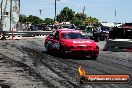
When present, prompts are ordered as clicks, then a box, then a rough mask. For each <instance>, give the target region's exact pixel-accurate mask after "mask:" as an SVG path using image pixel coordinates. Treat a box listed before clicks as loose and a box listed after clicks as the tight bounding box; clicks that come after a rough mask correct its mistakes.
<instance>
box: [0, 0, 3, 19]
mask: <svg viewBox="0 0 132 88" xmlns="http://www.w3.org/2000/svg"><path fill="white" fill-rule="evenodd" d="M0 5H1V6H0V7H1V21H2V19H3V16H2V15H3V14H2V10H3V7H2V5H3V0H1V4H0Z"/></svg>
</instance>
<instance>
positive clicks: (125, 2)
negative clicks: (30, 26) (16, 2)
mask: <svg viewBox="0 0 132 88" xmlns="http://www.w3.org/2000/svg"><path fill="white" fill-rule="evenodd" d="M66 6H68V7H69V8H71V9H72V10H73V11H75V12H76V13H78V12H82V9H83V7H84V6H85V14H87V16H92V17H95V18H97V19H99V21H107V22H122V23H124V22H132V10H131V9H132V0H60V1H57V14H58V13H59V12H60V11H61V10H62V9H63V8H64V7H66ZM39 10H42V14H41V15H40V14H39ZM115 10H116V12H117V13H116V18H115ZM21 14H24V15H35V16H39V17H40V18H42V19H44V18H53V17H54V0H21Z"/></svg>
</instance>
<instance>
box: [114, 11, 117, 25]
mask: <svg viewBox="0 0 132 88" xmlns="http://www.w3.org/2000/svg"><path fill="white" fill-rule="evenodd" d="M116 15H117V11H116V10H115V22H114V26H116Z"/></svg>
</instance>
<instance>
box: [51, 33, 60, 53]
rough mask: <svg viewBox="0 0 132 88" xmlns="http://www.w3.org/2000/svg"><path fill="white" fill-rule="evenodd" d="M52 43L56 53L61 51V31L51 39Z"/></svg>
mask: <svg viewBox="0 0 132 88" xmlns="http://www.w3.org/2000/svg"><path fill="white" fill-rule="evenodd" d="M51 42H52V45H51V46H52V49H53V50H54V51H55V52H56V51H58V50H59V49H60V43H59V31H56V33H55V35H54V38H53V39H51Z"/></svg>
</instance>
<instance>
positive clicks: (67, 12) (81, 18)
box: [19, 7, 98, 26]
mask: <svg viewBox="0 0 132 88" xmlns="http://www.w3.org/2000/svg"><path fill="white" fill-rule="evenodd" d="M56 20H57V21H58V22H64V21H70V22H71V23H72V24H75V25H76V26H78V25H86V26H87V25H91V24H92V25H97V24H98V19H97V18H94V17H91V16H90V17H88V16H87V15H86V14H84V13H75V11H73V10H72V9H70V8H68V7H64V8H63V10H61V12H60V13H59V14H58V15H57V16H56ZM19 22H21V23H26V22H31V23H33V24H40V23H45V24H54V19H51V18H45V20H42V19H41V18H39V17H37V16H32V15H29V16H28V17H26V16H25V15H20V19H19Z"/></svg>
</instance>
